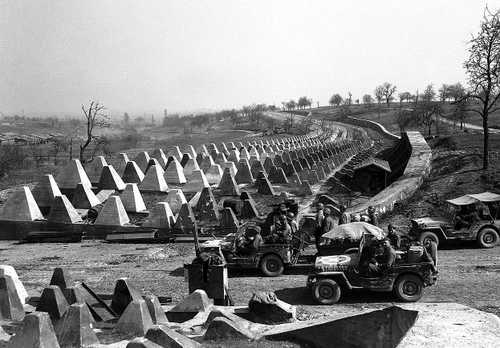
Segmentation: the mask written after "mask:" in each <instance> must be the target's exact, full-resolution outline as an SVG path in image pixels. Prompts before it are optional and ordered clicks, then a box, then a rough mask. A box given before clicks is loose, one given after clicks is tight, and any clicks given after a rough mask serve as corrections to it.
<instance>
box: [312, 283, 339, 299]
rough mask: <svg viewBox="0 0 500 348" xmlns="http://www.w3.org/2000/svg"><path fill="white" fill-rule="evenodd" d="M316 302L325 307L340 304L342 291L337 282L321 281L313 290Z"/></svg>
mask: <svg viewBox="0 0 500 348" xmlns="http://www.w3.org/2000/svg"><path fill="white" fill-rule="evenodd" d="M312 294H313V298H314V300H315V301H316V302H317V303H319V304H323V305H330V304H334V303H337V302H339V300H340V295H341V294H342V290H341V289H340V286H339V285H338V284H337V282H336V281H334V280H332V279H321V280H319V281H318V282H317V283H316V284H314V286H313V288H312Z"/></svg>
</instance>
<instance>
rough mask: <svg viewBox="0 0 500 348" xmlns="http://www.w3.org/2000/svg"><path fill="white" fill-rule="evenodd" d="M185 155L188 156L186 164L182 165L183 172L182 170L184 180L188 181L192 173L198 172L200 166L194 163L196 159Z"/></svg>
mask: <svg viewBox="0 0 500 348" xmlns="http://www.w3.org/2000/svg"><path fill="white" fill-rule="evenodd" d="M187 155H188V156H189V158H188V160H187V161H186V163H185V164H184V166H183V167H184V168H183V170H184V176H185V177H186V179H189V177H190V176H191V174H192V173H193V171H195V170H200V166H199V165H198V162H196V159H194V158H191V156H190V155H189V154H187ZM181 164H182V163H181Z"/></svg>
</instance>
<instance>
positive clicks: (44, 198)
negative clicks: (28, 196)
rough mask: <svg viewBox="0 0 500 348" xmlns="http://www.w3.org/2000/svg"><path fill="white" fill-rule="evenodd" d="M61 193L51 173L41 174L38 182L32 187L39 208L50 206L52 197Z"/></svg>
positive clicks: (52, 200)
mask: <svg viewBox="0 0 500 348" xmlns="http://www.w3.org/2000/svg"><path fill="white" fill-rule="evenodd" d="M61 194H62V193H61V191H60V190H59V186H57V183H56V181H55V179H54V177H53V176H52V174H45V175H44V176H42V178H41V179H40V181H39V182H38V184H37V185H36V186H35V188H34V189H33V197H34V198H35V201H36V203H37V204H38V206H39V207H40V208H50V207H51V206H52V203H53V202H54V197H56V196H60V195H61Z"/></svg>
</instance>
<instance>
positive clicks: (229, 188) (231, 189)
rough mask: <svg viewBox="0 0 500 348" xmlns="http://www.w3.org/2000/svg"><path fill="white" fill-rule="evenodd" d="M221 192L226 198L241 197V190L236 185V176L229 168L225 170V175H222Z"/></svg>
mask: <svg viewBox="0 0 500 348" xmlns="http://www.w3.org/2000/svg"><path fill="white" fill-rule="evenodd" d="M219 190H220V192H221V194H222V195H225V196H239V195H240V189H239V187H238V185H237V184H236V180H235V179H234V175H233V174H232V173H231V170H230V169H229V168H226V169H224V174H222V179H221V180H220V183H219Z"/></svg>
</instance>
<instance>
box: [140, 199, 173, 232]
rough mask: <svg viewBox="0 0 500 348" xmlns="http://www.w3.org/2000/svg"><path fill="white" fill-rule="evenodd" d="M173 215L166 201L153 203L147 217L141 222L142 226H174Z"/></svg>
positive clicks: (168, 227)
mask: <svg viewBox="0 0 500 348" xmlns="http://www.w3.org/2000/svg"><path fill="white" fill-rule="evenodd" d="M174 224H175V216H174V213H173V212H172V209H170V205H169V204H168V203H167V202H158V203H156V204H155V206H154V207H153V209H151V212H150V213H149V215H148V217H147V218H146V220H145V221H144V223H143V224H142V226H143V227H153V228H167V229H170V228H172V227H174Z"/></svg>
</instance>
